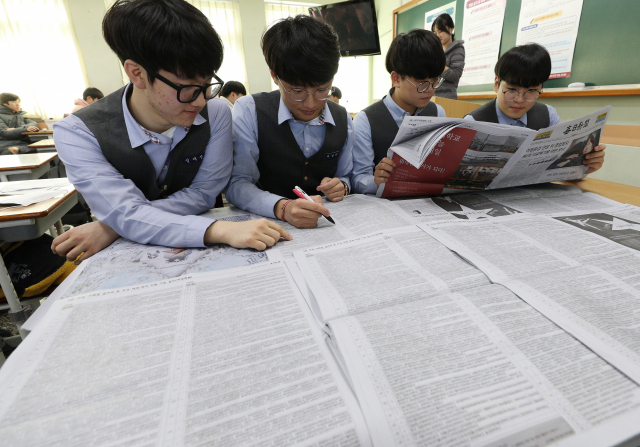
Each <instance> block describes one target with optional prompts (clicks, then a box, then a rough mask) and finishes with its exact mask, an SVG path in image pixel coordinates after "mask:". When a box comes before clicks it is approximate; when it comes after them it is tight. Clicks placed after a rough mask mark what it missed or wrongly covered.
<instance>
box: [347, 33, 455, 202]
mask: <svg viewBox="0 0 640 447" xmlns="http://www.w3.org/2000/svg"><path fill="white" fill-rule="evenodd" d="M445 64H446V59H445V55H444V51H443V50H442V43H441V42H440V39H439V38H438V37H437V36H436V35H435V34H434V33H432V32H431V31H427V30H423V29H414V30H411V31H410V32H408V33H406V34H400V35H398V36H397V37H396V38H395V39H393V42H391V46H390V47H389V51H387V56H386V60H385V66H386V68H387V71H388V72H389V73H390V75H391V83H392V84H393V87H392V88H391V90H389V94H388V95H386V96H384V97H383V98H382V100H381V101H377V102H375V103H373V104H372V105H370V106H369V107H367V108H365V109H364V110H362V111H361V112H359V113H358V114H357V115H356V117H355V118H354V120H353V121H354V128H355V135H356V138H355V143H354V146H353V176H352V182H353V190H354V192H358V193H362V194H375V193H376V191H377V190H378V186H380V184H382V183H386V182H387V181H388V179H389V176H390V175H391V173H392V172H393V168H394V166H395V164H394V162H393V161H392V160H391V159H389V158H387V151H388V150H389V147H390V146H391V143H392V142H393V140H394V138H395V137H396V134H397V133H398V130H399V129H400V125H401V124H402V120H403V119H404V117H405V116H408V115H410V116H414V115H415V116H439V117H444V116H446V114H445V112H444V109H443V108H442V107H441V106H439V105H437V104H435V103H433V102H431V97H432V96H433V95H434V94H435V90H436V89H437V88H438V87H440V85H441V84H442V82H443V78H442V77H441V76H440V75H441V74H442V72H443V71H444V68H445Z"/></svg>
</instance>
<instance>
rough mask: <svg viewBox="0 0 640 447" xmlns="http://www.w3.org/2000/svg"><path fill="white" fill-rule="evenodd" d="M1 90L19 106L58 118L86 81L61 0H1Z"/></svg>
mask: <svg viewBox="0 0 640 447" xmlns="http://www.w3.org/2000/svg"><path fill="white" fill-rule="evenodd" d="M0 6H1V7H0V54H2V61H3V63H2V86H0V89H1V90H2V91H3V92H9V93H14V94H16V95H18V96H20V99H21V101H22V108H23V109H24V110H26V111H27V112H29V114H30V115H37V116H40V117H41V118H43V119H47V118H53V119H60V118H62V117H63V116H64V114H65V113H68V112H69V111H70V110H71V109H72V108H73V100H74V99H75V98H78V97H79V93H78V92H82V91H83V90H84V89H85V88H86V87H87V86H88V81H87V76H86V74H85V72H84V64H83V63H82V58H81V56H80V52H79V49H78V46H77V42H76V38H75V33H74V31H73V26H72V25H71V19H70V15H69V12H68V10H67V5H66V2H65V1H64V0H0Z"/></svg>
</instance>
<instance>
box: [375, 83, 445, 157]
mask: <svg viewBox="0 0 640 447" xmlns="http://www.w3.org/2000/svg"><path fill="white" fill-rule="evenodd" d="M394 90H395V87H393V88H392V89H391V90H389V96H391V95H392V94H393V91H394ZM382 99H384V98H382ZM363 112H364V113H365V114H366V115H367V119H368V120H369V126H370V127H371V143H372V145H373V154H374V156H373V165H374V166H375V165H377V164H378V163H380V160H382V159H383V158H384V157H386V156H387V151H388V150H389V147H391V143H393V139H394V138H395V137H396V134H397V133H398V129H399V127H398V125H397V124H396V122H395V120H394V119H393V116H391V112H389V109H387V106H385V105H384V102H382V100H380V101H376V102H374V103H373V104H371V105H370V106H369V107H367V108H365V109H363ZM418 116H438V107H437V106H436V105H435V104H434V103H433V102H429V104H427V105H426V106H425V107H424V108H423V109H422V110H421V111H420V113H418Z"/></svg>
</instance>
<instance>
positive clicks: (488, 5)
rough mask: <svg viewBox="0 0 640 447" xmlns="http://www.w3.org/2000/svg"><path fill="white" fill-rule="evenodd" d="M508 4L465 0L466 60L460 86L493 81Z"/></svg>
mask: <svg viewBox="0 0 640 447" xmlns="http://www.w3.org/2000/svg"><path fill="white" fill-rule="evenodd" d="M506 5H507V0H465V2H464V22H463V23H464V29H463V30H462V40H464V49H465V52H466V60H465V66H464V71H463V72H462V77H461V78H460V84H459V85H479V84H493V78H494V73H493V67H494V66H495V64H496V62H497V61H498V55H499V54H500V39H501V37H502V24H503V22H504V10H505V7H506Z"/></svg>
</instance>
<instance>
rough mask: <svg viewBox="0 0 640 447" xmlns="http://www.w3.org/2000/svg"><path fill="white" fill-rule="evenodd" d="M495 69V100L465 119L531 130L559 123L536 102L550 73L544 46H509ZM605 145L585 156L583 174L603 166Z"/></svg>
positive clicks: (548, 109)
mask: <svg viewBox="0 0 640 447" xmlns="http://www.w3.org/2000/svg"><path fill="white" fill-rule="evenodd" d="M494 71H495V75H496V76H495V81H494V86H493V89H494V91H495V92H496V99H494V100H492V101H489V102H488V103H486V104H485V105H483V106H482V107H478V108H477V109H475V110H474V111H473V112H471V113H469V114H468V115H466V116H465V117H464V119H466V120H472V121H486V122H490V123H498V124H508V125H511V126H519V127H527V128H529V129H533V130H539V129H542V128H545V127H550V126H555V125H556V124H559V123H560V122H561V121H560V117H559V116H558V112H556V109H554V108H553V107H551V106H550V105H547V104H540V103H538V102H537V99H538V97H539V96H540V95H541V94H542V92H543V84H544V83H545V82H546V81H547V80H548V79H549V76H550V75H551V56H549V53H548V52H547V50H546V49H545V48H544V47H543V46H541V45H538V44H535V43H531V44H526V45H520V46H517V47H513V48H511V49H510V50H509V51H507V52H506V53H504V54H503V55H502V56H501V57H500V59H498V62H497V63H496V66H495V69H494ZM606 147H607V146H606V145H605V144H600V145H599V146H596V147H595V148H594V149H593V152H591V153H590V154H587V155H585V156H584V158H585V159H584V161H583V164H584V166H586V167H587V168H588V169H587V171H586V174H591V173H592V172H595V171H597V170H598V169H600V168H601V167H602V164H603V163H604V150H605V149H606Z"/></svg>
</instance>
